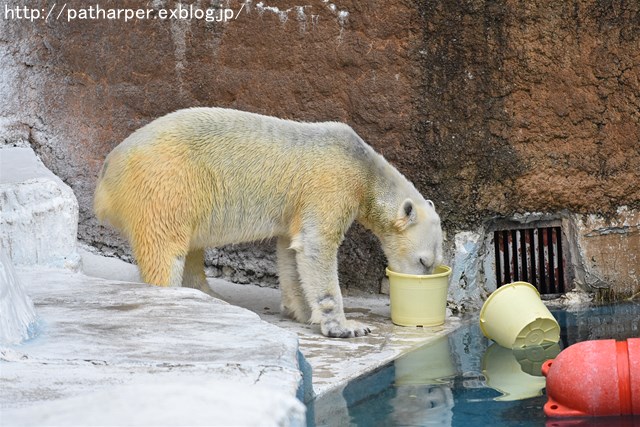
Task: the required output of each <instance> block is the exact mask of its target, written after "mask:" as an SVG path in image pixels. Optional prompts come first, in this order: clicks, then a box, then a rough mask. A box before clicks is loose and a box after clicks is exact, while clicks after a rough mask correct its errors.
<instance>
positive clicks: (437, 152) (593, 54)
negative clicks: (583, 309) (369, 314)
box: [0, 0, 640, 291]
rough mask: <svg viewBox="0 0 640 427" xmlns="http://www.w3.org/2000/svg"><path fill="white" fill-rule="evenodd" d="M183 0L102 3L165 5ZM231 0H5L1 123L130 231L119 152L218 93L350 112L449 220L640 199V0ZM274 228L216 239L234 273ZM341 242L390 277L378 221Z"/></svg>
mask: <svg viewBox="0 0 640 427" xmlns="http://www.w3.org/2000/svg"><path fill="white" fill-rule="evenodd" d="M34 4H35V3H34ZM38 4H39V6H38V7H43V8H49V7H50V6H51V5H50V4H49V3H48V2H46V4H45V2H38ZM194 4H195V3H194ZM202 4H204V3H202ZM213 4H217V2H213ZM221 4H223V7H226V5H227V3H226V2H222V3H221ZM18 5H22V4H21V3H20V2H18V1H14V0H12V1H8V2H7V7H8V8H13V7H16V6H18ZM67 5H68V6H67V7H76V8H79V7H88V6H89V5H88V4H86V3H82V2H79V1H70V2H68V4H67ZM178 5H179V3H178V2H175V1H163V0H156V1H153V2H149V3H148V5H147V4H144V5H141V3H140V2H137V1H132V0H126V1H120V2H107V3H105V4H101V6H102V7H103V8H127V7H129V8H139V7H145V8H146V7H148V8H152V9H154V10H155V11H154V13H155V14H156V15H155V16H157V13H158V10H159V9H160V8H167V9H171V8H173V9H175V8H178V7H179V6H178ZM186 5H187V3H186V2H185V7H186ZM58 7H59V6H58ZM201 7H204V6H201ZM228 7H229V8H231V9H232V10H234V12H235V13H237V14H238V15H237V18H235V19H232V20H230V21H228V22H206V21H204V20H197V19H191V20H176V19H174V20H160V19H149V20H140V19H136V20H132V21H129V22H124V20H122V19H121V20H107V19H96V20H74V21H71V22H66V20H65V19H64V15H62V18H61V19H59V20H56V19H50V20H48V21H45V20H44V19H40V20H36V21H34V22H29V21H28V20H25V19H15V18H14V19H8V18H11V17H10V16H8V15H7V13H6V9H5V10H4V11H0V15H1V14H2V12H4V16H0V20H2V23H1V25H0V64H1V65H0V97H2V99H3V100H5V102H4V103H0V140H1V139H4V140H5V141H6V142H8V143H16V142H17V143H20V142H27V143H28V144H30V145H31V146H32V147H33V148H34V149H35V150H36V151H37V152H38V154H39V155H40V156H41V157H42V159H43V161H44V162H45V164H46V165H47V166H48V167H49V168H50V169H52V170H53V171H54V172H55V173H56V174H57V175H58V176H60V177H61V178H62V179H63V180H65V181H66V182H67V183H68V184H69V185H71V187H72V188H73V189H74V191H75V193H76V195H77V197H78V200H79V203H80V218H81V219H80V229H79V233H80V237H81V238H82V239H83V240H85V241H88V242H90V243H93V244H95V245H98V246H102V247H103V248H105V249H107V250H109V248H112V249H111V250H115V251H116V252H119V253H122V248H123V247H126V245H124V244H123V241H122V240H121V239H119V238H117V237H116V236H115V235H114V233H112V232H110V231H109V230H108V229H106V228H104V227H102V226H99V225H98V224H97V223H96V221H95V218H94V217H93V215H92V212H91V198H92V193H93V188H94V185H95V179H96V177H97V174H98V171H99V169H100V166H101V164H102V161H103V159H104V157H105V156H106V154H107V153H108V152H109V151H110V150H111V149H112V148H113V147H114V146H115V145H116V144H118V143H119V142H120V141H121V140H122V139H123V138H125V137H126V136H127V135H128V134H129V133H131V132H132V131H134V130H135V129H137V128H138V127H140V126H142V125H144V124H145V123H148V122H149V121H151V120H153V119H154V118H156V117H158V116H161V115H163V114H165V113H167V112H170V111H173V110H176V109H178V108H183V107H190V106H204V105H216V106H226V107H232V108H239V109H243V110H249V111H254V112H260V113H264V114H269V115H275V116H280V117H283V118H291V119H299V120H310V121H321V120H338V121H344V122H346V123H348V124H350V125H351V126H353V127H354V129H355V130H356V131H357V132H358V133H359V134H360V135H361V136H362V137H363V138H364V139H365V140H367V141H368V142H369V143H370V144H371V145H373V146H374V147H375V148H376V149H377V150H378V151H380V152H381V153H382V154H383V155H385V156H386V157H387V159H389V161H390V162H391V163H393V164H395V165H396V166H397V167H398V168H399V169H400V170H401V171H402V172H403V173H405V174H406V175H407V176H408V178H409V179H411V180H412V181H413V182H414V183H415V184H416V186H417V187H418V188H419V189H420V190H421V191H422V192H423V194H425V196H426V197H428V198H431V199H433V200H434V201H435V202H436V204H437V206H438V207H439V209H440V211H441V213H442V216H443V219H444V221H445V226H446V227H447V229H448V230H449V231H453V230H458V229H464V228H466V227H469V226H472V225H476V224H479V223H481V222H482V221H485V220H487V219H489V218H491V217H494V216H502V215H504V216H508V215H510V214H512V213H514V212H525V211H541V212H556V211H560V210H571V211H574V212H584V213H588V212H600V213H607V212H612V211H614V210H615V208H616V207H617V206H620V205H630V206H638V205H639V204H640V202H639V201H640V185H638V183H640V113H639V111H640V43H639V40H640V5H639V4H638V3H637V2H623V1H621V0H620V1H609V2H596V1H595V0H592V1H587V0H576V1H574V2H570V3H567V2H555V3H553V4H550V3H549V2H543V1H531V2H525V3H523V2H516V1H472V0H469V1H463V2H451V1H446V0H440V1H429V2H402V1H397V0H393V1H387V2H377V1H373V2H361V1H355V0H351V1H336V2H334V3H332V2H328V1H327V2H325V1H321V0H314V1H309V2H296V1H291V0H282V1H277V2H276V1H263V2H259V3H258V2H249V1H247V2H246V3H245V2H239V1H230V2H229V3H228ZM56 12H57V11H56ZM262 247H264V246H262ZM266 247H267V252H266V255H265V257H264V258H261V257H260V256H257V255H256V253H255V252H252V251H253V249H246V248H248V246H241V247H239V248H228V249H226V250H224V251H213V252H212V253H211V255H210V257H209V259H210V261H211V262H212V263H213V264H214V266H215V268H214V270H213V271H214V272H215V273H217V274H225V275H230V276H232V277H235V279H236V280H239V281H260V282H266V283H268V282H272V283H275V279H274V277H273V274H274V271H275V269H274V264H273V251H272V250H271V246H270V245H268V244H267V246H266ZM260 253H262V252H260ZM340 258H341V276H342V280H343V284H344V285H345V286H355V287H358V288H363V289H368V290H374V291H375V290H377V289H378V286H379V280H380V279H381V278H382V276H383V274H384V257H383V255H382V253H381V251H380V249H379V248H378V244H377V242H376V240H375V238H374V237H372V236H371V235H370V234H369V233H367V232H365V231H364V230H362V229H361V227H355V228H354V229H352V230H351V231H350V233H349V236H348V237H347V239H346V241H345V244H344V247H343V248H342V249H341V252H340ZM223 267H224V268H223ZM234 270H235V272H234ZM239 270H242V271H239ZM252 272H253V273H252Z"/></svg>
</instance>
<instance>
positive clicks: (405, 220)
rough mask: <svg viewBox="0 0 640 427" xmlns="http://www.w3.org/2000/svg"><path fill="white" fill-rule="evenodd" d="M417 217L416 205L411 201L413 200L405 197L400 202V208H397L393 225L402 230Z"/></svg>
mask: <svg viewBox="0 0 640 427" xmlns="http://www.w3.org/2000/svg"><path fill="white" fill-rule="evenodd" d="M417 219H418V214H417V213H416V207H415V204H414V203H413V200H411V199H406V200H405V201H404V202H402V204H400V209H399V210H398V216H397V218H396V220H395V221H394V224H393V225H394V226H395V227H396V228H397V229H398V230H399V231H402V230H404V229H406V228H407V227H408V226H409V225H411V224H413V223H414V222H416V220H417Z"/></svg>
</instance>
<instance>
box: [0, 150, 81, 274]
mask: <svg viewBox="0 0 640 427" xmlns="http://www.w3.org/2000/svg"><path fill="white" fill-rule="evenodd" d="M0 171H1V173H0V211H1V212H2V215H0V248H2V249H4V250H6V251H7V253H8V254H9V258H11V260H12V261H13V263H14V264H15V265H19V264H23V265H29V264H38V265H49V266H55V267H66V268H77V267H78V265H79V261H80V258H79V256H78V255H77V253H76V251H75V248H76V238H77V237H76V235H77V232H78V201H77V200H76V197H75V195H74V194H73V191H72V190H71V188H70V187H69V186H67V185H66V184H65V183H63V182H62V181H61V180H60V178H58V177H57V176H55V175H54V174H53V173H52V172H51V171H50V170H48V169H47V168H46V167H45V166H44V165H43V164H42V163H41V162H40V160H38V158H37V157H36V155H35V153H34V152H33V150H31V149H30V148H3V149H0Z"/></svg>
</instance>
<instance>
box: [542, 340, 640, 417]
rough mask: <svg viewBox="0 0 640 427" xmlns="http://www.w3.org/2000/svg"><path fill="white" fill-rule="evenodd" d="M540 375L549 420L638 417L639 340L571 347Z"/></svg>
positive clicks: (639, 397)
mask: <svg viewBox="0 0 640 427" xmlns="http://www.w3.org/2000/svg"><path fill="white" fill-rule="evenodd" d="M542 373H543V374H544V376H545V377H547V396H548V401H547V403H546V404H545V405H544V413H545V414H546V415H547V416H549V417H583V416H615V415H626V414H640V338H629V339H628V340H627V341H615V340H598V341H584V342H580V343H577V344H574V345H572V346H570V347H567V348H566V349H564V350H563V351H562V352H561V353H560V354H559V355H558V356H557V357H556V358H555V359H553V360H548V361H547V362H545V363H544V364H543V365H542Z"/></svg>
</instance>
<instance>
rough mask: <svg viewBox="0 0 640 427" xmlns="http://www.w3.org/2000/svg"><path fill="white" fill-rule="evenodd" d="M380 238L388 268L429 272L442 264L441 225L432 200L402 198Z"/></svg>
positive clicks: (396, 270) (419, 272)
mask: <svg viewBox="0 0 640 427" xmlns="http://www.w3.org/2000/svg"><path fill="white" fill-rule="evenodd" d="M381 241H382V246H383V250H384V252H385V255H386V256H387V261H388V262H389V269H390V270H393V271H395V272H398V273H406V274H431V273H432V272H433V269H434V268H435V267H436V266H438V265H440V264H441V263H442V228H441V226H440V217H439V216H438V214H437V213H436V210H435V207H434V205H433V202H432V201H431V200H424V199H423V198H420V199H416V198H409V199H406V200H404V201H403V202H402V203H401V205H400V208H399V209H398V211H397V214H396V218H395V220H394V221H393V224H392V227H391V228H390V231H389V232H387V233H385V234H384V236H381Z"/></svg>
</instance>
